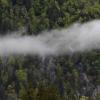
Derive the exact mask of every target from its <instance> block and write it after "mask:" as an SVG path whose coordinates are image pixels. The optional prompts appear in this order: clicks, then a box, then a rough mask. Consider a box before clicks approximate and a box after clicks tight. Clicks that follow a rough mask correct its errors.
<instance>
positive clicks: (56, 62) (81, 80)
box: [0, 0, 100, 100]
mask: <svg viewBox="0 0 100 100" xmlns="http://www.w3.org/2000/svg"><path fill="white" fill-rule="evenodd" d="M99 18H100V0H0V35H6V34H10V32H15V31H18V30H20V29H21V28H23V27H25V28H26V32H25V33H24V32H23V33H21V34H22V35H33V34H35V35H37V34H40V32H42V31H45V30H47V31H49V30H52V29H61V28H67V27H68V26H69V25H71V24H72V23H74V22H81V23H84V22H87V21H91V20H93V19H99ZM98 89H99V90H98ZM16 98H17V100H100V51H99V50H92V51H91V52H84V53H75V54H74V55H70V56H68V55H63V56H57V57H52V56H49V57H46V59H42V58H39V57H38V56H28V55H24V56H19V55H17V56H13V55H11V56H9V57H0V100H16Z"/></svg>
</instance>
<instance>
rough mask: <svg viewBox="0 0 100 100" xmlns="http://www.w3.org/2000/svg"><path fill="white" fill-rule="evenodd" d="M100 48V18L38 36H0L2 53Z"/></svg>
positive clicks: (52, 51)
mask: <svg viewBox="0 0 100 100" xmlns="http://www.w3.org/2000/svg"><path fill="white" fill-rule="evenodd" d="M92 49H100V20H94V21H91V22H87V23H85V24H80V23H74V24H73V25H71V26H70V27H69V28H67V29H62V30H52V31H50V32H47V31H45V32H42V33H41V34H39V35H37V36H34V35H33V36H19V35H14V36H13V35H7V36H3V37H2V36H1V37H0V55H1V56H3V55H11V54H14V55H16V54H20V55H24V54H25V55H27V54H29V55H39V56H46V55H62V54H69V53H74V52H82V51H88V50H92Z"/></svg>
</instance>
